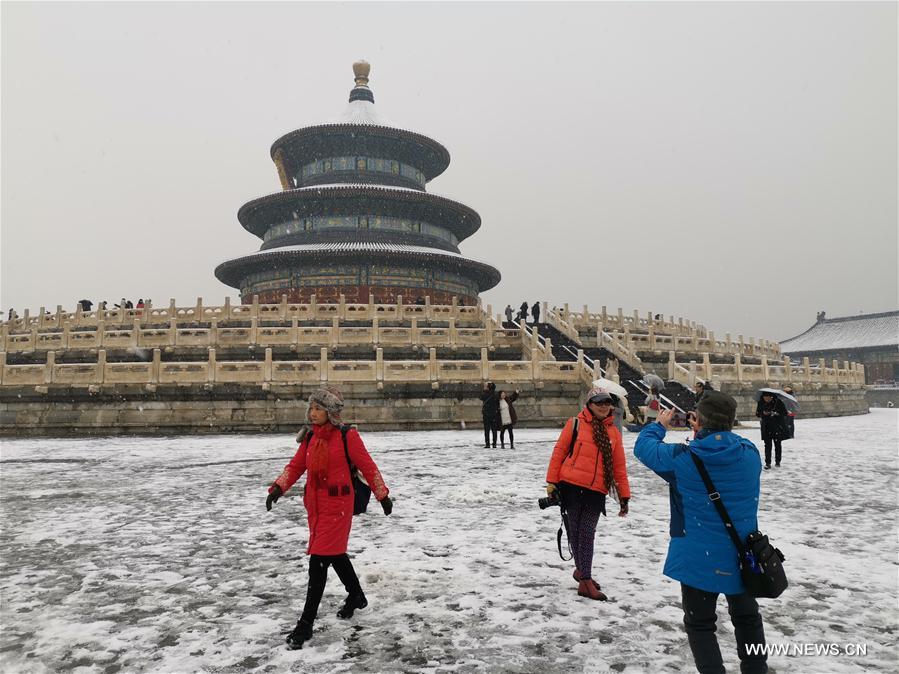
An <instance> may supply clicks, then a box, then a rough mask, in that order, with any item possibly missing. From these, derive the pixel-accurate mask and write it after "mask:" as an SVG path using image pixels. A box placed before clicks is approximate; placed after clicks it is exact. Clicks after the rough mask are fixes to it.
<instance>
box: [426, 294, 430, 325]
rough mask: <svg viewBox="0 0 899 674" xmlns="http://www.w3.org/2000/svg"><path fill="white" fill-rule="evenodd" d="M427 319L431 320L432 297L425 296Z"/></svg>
mask: <svg viewBox="0 0 899 674" xmlns="http://www.w3.org/2000/svg"><path fill="white" fill-rule="evenodd" d="M425 318H426V319H428V320H429V321H430V320H431V296H430V295H425Z"/></svg>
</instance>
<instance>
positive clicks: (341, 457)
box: [265, 386, 393, 650]
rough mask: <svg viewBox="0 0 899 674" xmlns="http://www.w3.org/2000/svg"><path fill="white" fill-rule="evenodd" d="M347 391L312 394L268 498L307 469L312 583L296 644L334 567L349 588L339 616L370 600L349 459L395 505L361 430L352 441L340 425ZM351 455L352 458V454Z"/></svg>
mask: <svg viewBox="0 0 899 674" xmlns="http://www.w3.org/2000/svg"><path fill="white" fill-rule="evenodd" d="M342 409H343V397H342V396H341V395H340V392H339V391H338V390H337V389H336V388H334V387H331V386H329V387H325V388H322V389H319V390H318V391H315V392H314V393H313V394H312V395H310V396H309V407H308V408H307V409H306V421H307V422H308V426H306V427H304V429H303V430H302V431H300V435H299V436H298V439H299V442H300V446H299V448H298V449H297V452H296V454H295V455H294V457H293V459H291V460H290V463H288V464H287V465H286V466H285V467H284V470H283V471H282V472H281V475H279V476H278V478H277V479H276V480H275V481H274V482H273V483H272V485H271V487H269V490H268V497H267V498H266V500H265V508H266V510H271V509H272V505H273V504H275V503H277V502H278V499H279V498H281V496H282V495H283V494H286V493H287V491H288V490H289V489H290V488H291V487H292V486H293V484H294V483H295V482H296V481H297V480H298V479H299V478H300V476H301V475H302V474H303V473H306V487H305V489H304V490H303V505H304V506H305V507H306V512H307V515H308V524H309V546H308V548H307V550H306V554H308V555H309V585H308V588H307V590H306V604H305V606H304V607H303V615H302V616H301V617H300V619H299V620H298V621H297V624H296V627H294V629H293V631H292V632H291V633H290V635H289V636H288V637H287V646H288V648H290V649H291V650H295V649H297V648H302V647H303V644H304V643H305V642H306V641H308V640H309V639H311V638H312V625H313V623H314V622H315V618H316V616H317V615H318V607H319V603H320V602H321V599H322V595H323V594H324V591H325V583H326V582H327V580H328V567H329V566H333V567H334V571H336V572H337V577H338V578H340V581H341V582H342V583H343V586H344V588H346V591H347V598H346V601H344V604H343V607H342V608H341V609H340V610H339V611H337V617H338V618H343V619H347V618H352V617H353V613H354V612H355V611H356V609H364V608H365V607H366V606H368V600H367V599H366V597H365V593H364V592H363V591H362V586H361V584H360V582H359V577H358V576H357V575H356V571H355V569H353V563H352V562H351V561H350V558H349V556H348V555H347V543H348V542H349V538H350V529H351V528H352V525H353V501H354V494H353V487H352V476H351V475H350V465H349V461H351V462H352V463H353V465H354V466H356V467H357V469H358V470H359V471H361V472H362V475H363V476H364V477H365V481H366V482H367V483H368V485H369V486H370V487H371V490H372V493H373V494H374V495H375V498H376V499H378V501H379V502H380V503H381V507H382V508H383V509H384V514H385V515H389V514H390V513H391V512H392V511H393V501H392V500H391V498H390V496H389V493H390V491H389V490H388V489H387V485H385V484H384V479H383V478H382V477H381V473H380V471H379V470H378V466H377V465H375V462H374V461H373V460H372V458H371V456H370V455H369V453H368V451H367V450H366V449H365V445H364V444H363V442H362V438H361V437H360V436H359V433H358V432H357V431H356V430H355V429H354V428H350V429H349V430H348V431H347V433H346V445H344V436H343V433H342V431H341V428H340V425H341V421H340V412H341V410H342ZM347 456H349V461H348V460H347Z"/></svg>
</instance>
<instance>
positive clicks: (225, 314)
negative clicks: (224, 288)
mask: <svg viewBox="0 0 899 674" xmlns="http://www.w3.org/2000/svg"><path fill="white" fill-rule="evenodd" d="M222 318H224V319H225V320H227V319H229V318H231V296H230V295H229V296H228V297H226V298H225V304H224V306H223V307H222Z"/></svg>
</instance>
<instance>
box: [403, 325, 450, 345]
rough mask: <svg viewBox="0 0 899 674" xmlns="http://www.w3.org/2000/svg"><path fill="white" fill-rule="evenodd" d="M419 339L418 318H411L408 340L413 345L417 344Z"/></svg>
mask: <svg viewBox="0 0 899 674" xmlns="http://www.w3.org/2000/svg"><path fill="white" fill-rule="evenodd" d="M450 320H453V319H450ZM420 339H421V335H420V334H419V331H418V319H417V318H413V319H412V321H411V326H410V328H409V341H410V342H411V344H412V346H415V345H416V344H418V342H419V340H420Z"/></svg>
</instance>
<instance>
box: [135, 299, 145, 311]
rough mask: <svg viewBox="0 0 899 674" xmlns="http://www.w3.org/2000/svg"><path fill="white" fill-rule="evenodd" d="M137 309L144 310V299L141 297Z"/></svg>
mask: <svg viewBox="0 0 899 674" xmlns="http://www.w3.org/2000/svg"><path fill="white" fill-rule="evenodd" d="M137 308H138V309H143V308H144V298H143V297H141V298H140V299H139V300H138V301H137Z"/></svg>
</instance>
